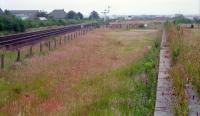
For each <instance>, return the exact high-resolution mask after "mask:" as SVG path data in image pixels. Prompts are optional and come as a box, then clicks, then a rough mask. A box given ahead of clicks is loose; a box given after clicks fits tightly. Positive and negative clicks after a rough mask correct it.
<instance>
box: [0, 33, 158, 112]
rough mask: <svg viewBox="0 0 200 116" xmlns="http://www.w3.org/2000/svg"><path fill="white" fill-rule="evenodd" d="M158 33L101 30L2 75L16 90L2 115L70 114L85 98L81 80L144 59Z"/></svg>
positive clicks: (3, 109) (13, 89) (4, 80)
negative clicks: (80, 86) (80, 87)
mask: <svg viewBox="0 0 200 116" xmlns="http://www.w3.org/2000/svg"><path fill="white" fill-rule="evenodd" d="M156 32H157V31H155V30H145V31H143V30H139V31H137V30H136V31H119V30H118V31H112V30H104V29H98V30H96V31H94V32H92V33H90V34H87V35H85V36H83V37H79V38H78V39H75V40H73V41H71V42H69V43H68V44H66V45H65V46H62V47H60V48H58V49H57V50H55V51H53V52H50V53H49V54H48V55H45V56H34V57H33V58H31V59H27V60H25V61H24V62H22V65H20V66H18V67H17V69H11V70H7V71H4V72H1V73H0V77H1V81H2V82H5V83H8V85H9V86H10V85H11V86H12V88H11V90H10V89H8V90H9V91H11V92H12V91H14V92H15V94H14V96H15V97H14V98H11V99H9V100H7V101H6V100H5V101H6V102H3V103H4V104H3V105H2V106H1V108H0V111H1V112H4V113H5V114H8V115H16V114H22V115H50V114H52V113H54V112H58V111H62V109H63V107H64V109H65V112H69V111H70V110H71V109H72V108H73V107H76V106H75V104H74V102H75V101H76V100H77V98H79V97H81V95H80V94H79V92H78V91H77V90H76V86H77V85H78V84H79V83H80V82H81V80H83V79H88V78H94V77H96V76H98V75H99V74H102V73H106V72H109V71H111V70H114V69H117V68H119V67H121V66H123V65H126V64H128V63H130V62H133V61H134V60H136V59H139V58H141V57H142V56H143V55H144V53H145V52H146V51H147V50H148V48H149V47H148V45H149V44H150V43H151V42H152V40H153V39H154V38H155V36H156ZM15 85H17V86H15ZM9 93H10V92H8V94H7V93H4V94H5V95H3V97H7V96H10V94H9ZM11 96H12V94H11ZM88 100H89V98H84V99H83V100H82V102H85V101H88ZM67 110H68V111H67Z"/></svg>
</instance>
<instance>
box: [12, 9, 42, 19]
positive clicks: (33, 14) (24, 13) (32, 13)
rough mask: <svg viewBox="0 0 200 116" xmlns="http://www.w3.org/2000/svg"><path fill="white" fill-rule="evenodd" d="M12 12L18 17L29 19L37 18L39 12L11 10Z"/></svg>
mask: <svg viewBox="0 0 200 116" xmlns="http://www.w3.org/2000/svg"><path fill="white" fill-rule="evenodd" d="M10 12H11V13H12V14H14V15H16V16H19V15H25V16H27V17H29V18H35V17H36V16H37V13H38V12H39V10H10Z"/></svg>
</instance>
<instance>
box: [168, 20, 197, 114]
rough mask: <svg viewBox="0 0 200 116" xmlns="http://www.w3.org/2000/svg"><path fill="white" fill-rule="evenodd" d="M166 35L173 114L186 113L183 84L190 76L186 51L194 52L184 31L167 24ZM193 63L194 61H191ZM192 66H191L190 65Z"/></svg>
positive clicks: (186, 104) (186, 101)
mask: <svg viewBox="0 0 200 116" xmlns="http://www.w3.org/2000/svg"><path fill="white" fill-rule="evenodd" d="M167 36H168V42H169V47H170V52H171V56H172V68H171V70H170V78H171V80H172V83H173V88H174V89H173V92H174V94H175V100H174V105H175V106H174V115H177V116H187V115H188V109H189V108H188V99H187V97H186V95H185V85H186V83H187V82H188V79H189V78H190V76H189V75H188V73H189V72H188V70H187V68H188V65H187V62H188V61H191V59H190V58H189V57H193V56H189V54H188V52H189V51H190V52H194V51H193V50H192V49H191V48H190V47H189V46H190V45H189V43H195V42H188V41H189V40H187V39H185V31H184V30H183V29H181V28H177V26H175V25H173V24H169V25H167ZM188 50H189V51H188ZM193 62H194V64H195V63H196V61H193ZM192 67H193V66H192Z"/></svg>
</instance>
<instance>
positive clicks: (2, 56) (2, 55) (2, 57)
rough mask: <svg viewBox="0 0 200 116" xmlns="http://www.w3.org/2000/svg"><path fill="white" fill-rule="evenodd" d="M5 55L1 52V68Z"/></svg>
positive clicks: (3, 64)
mask: <svg viewBox="0 0 200 116" xmlns="http://www.w3.org/2000/svg"><path fill="white" fill-rule="evenodd" d="M4 58H5V55H4V54H1V69H4V66H5V62H4Z"/></svg>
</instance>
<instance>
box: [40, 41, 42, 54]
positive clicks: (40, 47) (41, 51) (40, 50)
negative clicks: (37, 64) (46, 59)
mask: <svg viewBox="0 0 200 116" xmlns="http://www.w3.org/2000/svg"><path fill="white" fill-rule="evenodd" d="M40 52H43V46H42V43H40Z"/></svg>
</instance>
